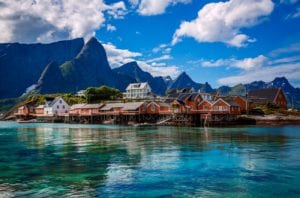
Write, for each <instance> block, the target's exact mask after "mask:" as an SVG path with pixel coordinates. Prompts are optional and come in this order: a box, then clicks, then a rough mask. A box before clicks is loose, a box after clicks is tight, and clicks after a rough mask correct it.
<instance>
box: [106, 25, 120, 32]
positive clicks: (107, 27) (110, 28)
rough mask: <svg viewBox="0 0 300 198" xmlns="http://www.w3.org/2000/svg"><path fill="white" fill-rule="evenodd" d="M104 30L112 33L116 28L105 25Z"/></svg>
mask: <svg viewBox="0 0 300 198" xmlns="http://www.w3.org/2000/svg"><path fill="white" fill-rule="evenodd" d="M106 30H107V31H108V32H114V31H116V30H117V28H116V26H113V25H111V24H107V26H106Z"/></svg>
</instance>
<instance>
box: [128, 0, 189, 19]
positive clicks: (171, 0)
mask: <svg viewBox="0 0 300 198" xmlns="http://www.w3.org/2000/svg"><path fill="white" fill-rule="evenodd" d="M131 2H134V3H137V1H135V0H131ZM190 2H191V0H141V2H140V4H139V8H138V12H139V13H140V14H141V15H145V16H150V15H159V14H163V13H164V12H165V11H166V9H167V7H169V6H171V5H176V4H178V3H184V4H186V3H190Z"/></svg>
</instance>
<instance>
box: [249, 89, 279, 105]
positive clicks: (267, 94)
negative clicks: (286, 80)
mask: <svg viewBox="0 0 300 198" xmlns="http://www.w3.org/2000/svg"><path fill="white" fill-rule="evenodd" d="M279 90H280V89H277V88H269V89H255V90H251V91H249V93H248V98H249V99H250V100H253V101H259V100H261V101H263V102H270V103H272V102H273V101H274V100H275V97H276V95H277V93H278V91H279Z"/></svg>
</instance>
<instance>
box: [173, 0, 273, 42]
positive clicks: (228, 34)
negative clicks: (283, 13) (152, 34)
mask: <svg viewBox="0 0 300 198" xmlns="http://www.w3.org/2000/svg"><path fill="white" fill-rule="evenodd" d="M273 8H274V4H273V2H272V1H271V0H253V1H249V0H230V1H226V2H218V3H209V4H206V5H205V6H204V7H203V8H202V9H201V10H200V11H199V12H198V16H197V18H196V19H194V20H192V21H190V22H188V21H184V22H182V23H181V24H180V27H179V28H178V29H177V30H176V31H175V33H174V35H173V40H172V44H173V45H174V44H176V43H178V42H179V41H180V40H181V39H182V38H183V37H192V38H194V39H196V40H197V41H198V42H223V43H226V44H228V45H231V46H235V47H242V46H245V45H246V44H247V43H249V42H254V41H255V39H252V38H250V37H249V36H248V35H246V34H244V33H242V30H241V29H242V28H248V27H251V26H254V25H256V24H258V23H259V22H260V19H261V18H262V17H264V16H268V15H269V14H270V13H271V12H272V11H273Z"/></svg>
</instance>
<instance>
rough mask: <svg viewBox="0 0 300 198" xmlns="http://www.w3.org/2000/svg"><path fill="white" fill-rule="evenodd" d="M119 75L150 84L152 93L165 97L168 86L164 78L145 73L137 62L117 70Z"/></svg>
mask: <svg viewBox="0 0 300 198" xmlns="http://www.w3.org/2000/svg"><path fill="white" fill-rule="evenodd" d="M113 71H115V72H116V73H118V74H121V75H125V76H129V77H131V78H132V79H134V81H136V82H148V83H149V85H150V87H151V89H152V92H153V93H155V94H158V95H165V92H166V89H167V86H166V84H165V81H164V79H163V78H162V77H153V76H152V75H151V74H150V73H148V72H145V71H143V70H142V69H141V68H140V67H139V66H138V64H137V62H130V63H126V64H124V65H122V66H121V67H118V68H115V69H114V70H113Z"/></svg>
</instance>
